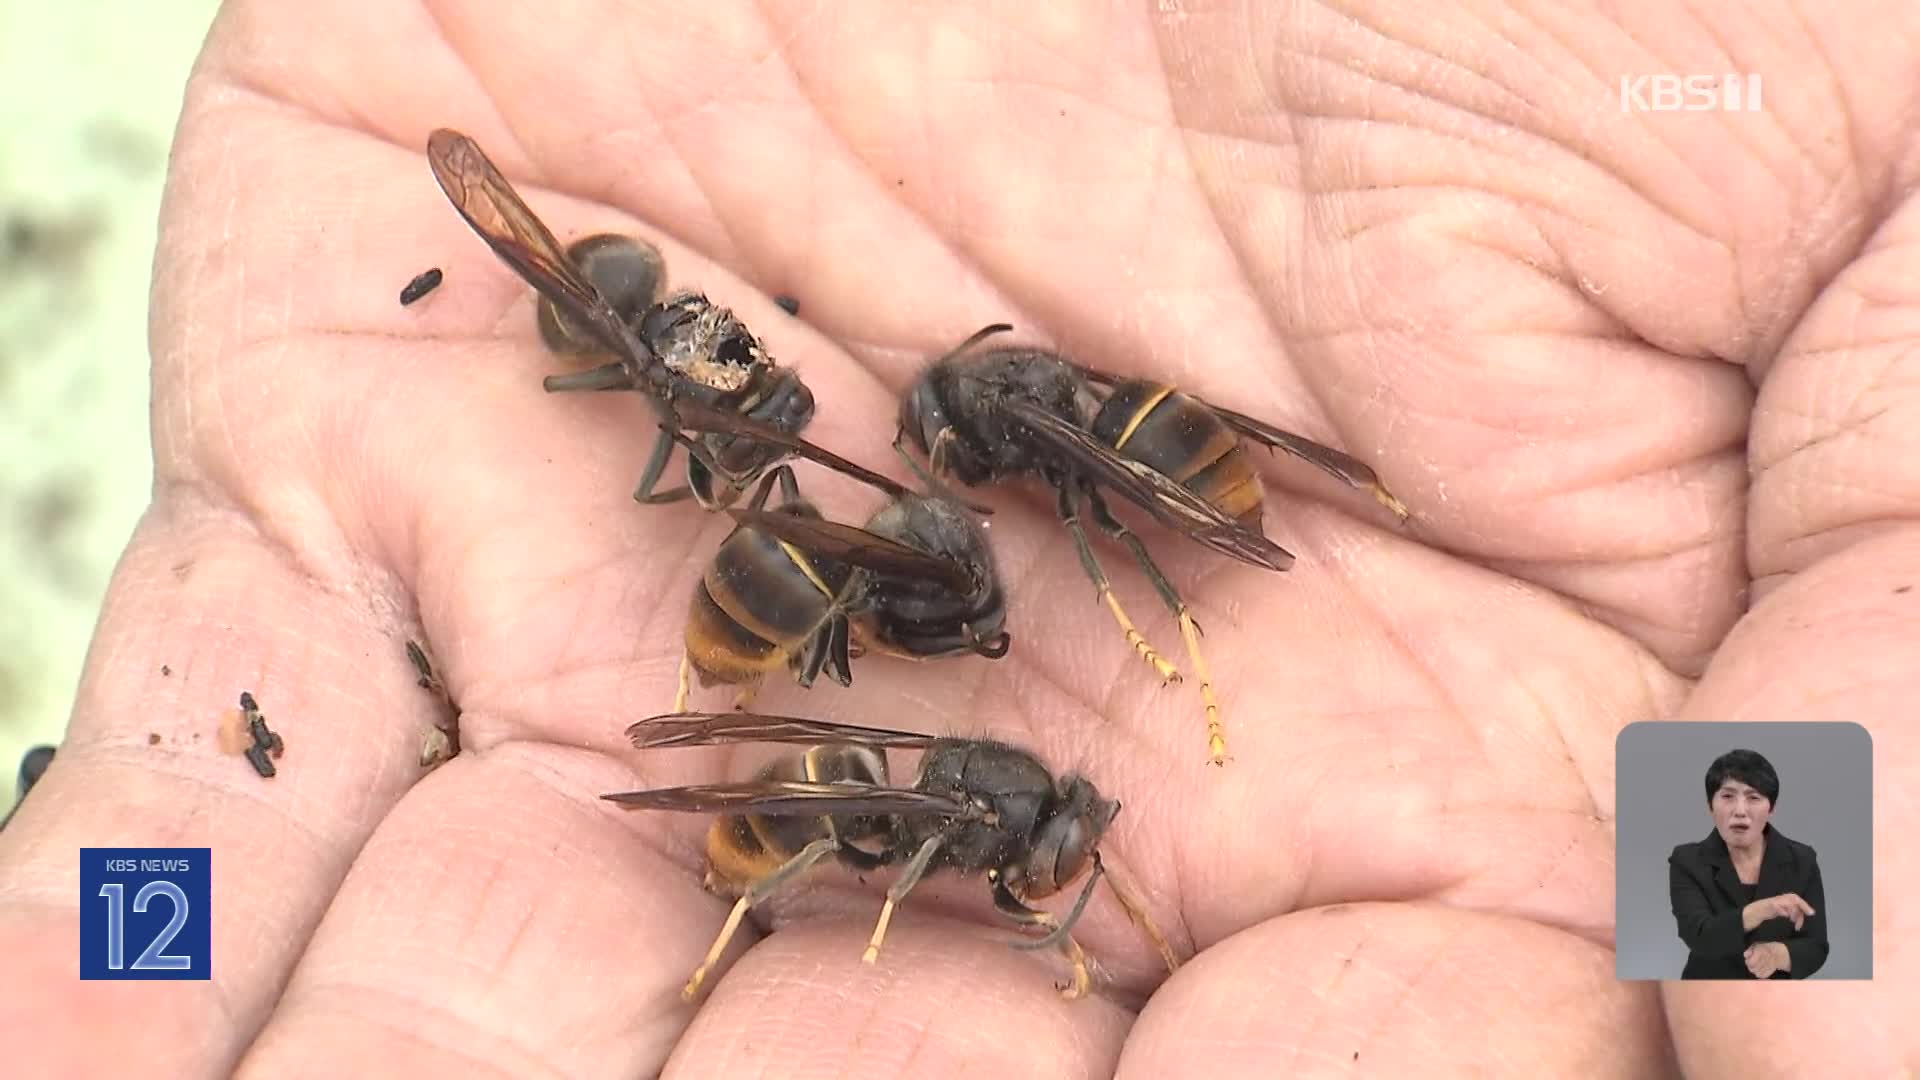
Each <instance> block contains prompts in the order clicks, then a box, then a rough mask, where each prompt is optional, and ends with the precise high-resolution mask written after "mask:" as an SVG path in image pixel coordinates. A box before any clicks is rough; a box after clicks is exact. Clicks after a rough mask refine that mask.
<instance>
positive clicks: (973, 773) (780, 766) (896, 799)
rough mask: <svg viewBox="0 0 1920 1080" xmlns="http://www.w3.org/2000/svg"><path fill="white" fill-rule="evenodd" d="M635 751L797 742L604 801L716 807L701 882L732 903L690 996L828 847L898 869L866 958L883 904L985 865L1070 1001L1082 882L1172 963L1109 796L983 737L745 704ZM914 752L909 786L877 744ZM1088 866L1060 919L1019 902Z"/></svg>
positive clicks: (662, 730)
mask: <svg viewBox="0 0 1920 1080" xmlns="http://www.w3.org/2000/svg"><path fill="white" fill-rule="evenodd" d="M627 736H628V737H629V738H630V739H631V740H632V741H633V744H634V745H635V746H638V747H643V748H648V747H669V746H711V745H716V744H720V743H730V742H744V741H759V742H777V743H800V744H804V745H806V747H807V749H806V750H804V751H803V752H800V753H797V754H790V755H787V756H785V757H782V758H780V759H778V760H775V761H773V762H771V763H770V764H768V765H767V766H766V767H765V768H763V769H761V770H760V772H759V773H758V774H757V775H756V776H755V777H754V779H752V780H749V781H746V782H744V783H722V784H702V785H695V786H691V787H675V788H656V789H653V790H650V791H629V792H622V793H619V794H612V795H604V796H602V798H604V799H607V800H608V801H610V802H615V803H619V804H620V805H622V806H625V807H628V808H632V809H650V810H679V811H691V812H696V813H712V812H718V813H719V814H720V815H721V816H720V817H719V818H718V819H717V820H716V821H715V822H714V823H713V825H712V826H711V827H710V828H709V829H708V832H707V861H708V866H709V870H708V874H707V883H708V887H709V888H710V889H713V890H715V891H718V892H722V893H725V894H729V895H732V896H735V897H737V900H736V901H735V903H734V905H733V910H732V911H731V912H730V913H729V914H728V916H727V920H726V923H725V924H724V925H723V926H722V927H721V928H720V933H719V935H718V936H717V937H716V938H715V939H714V942H713V947H712V948H710V949H708V950H707V955H706V958H705V959H704V960H702V961H701V963H700V966H699V967H698V968H696V969H695V970H694V972H693V976H692V977H691V978H689V979H688V980H687V984H686V986H685V988H684V989H683V990H682V991H681V996H682V997H683V998H685V999H687V1000H689V1001H690V1000H692V999H693V997H694V995H696V994H697V993H699V991H700V987H701V985H702V984H703V983H704V982H705V981H706V977H707V974H708V972H709V971H711V970H712V968H713V966H714V964H716V963H718V962H719V959H720V956H721V954H723V953H724V952H725V951H726V947H727V943H728V942H729V941H730V940H732V938H733V935H734V933H735V932H736V931H737V930H738V929H739V928H740V922H741V920H742V919H744V918H745V917H746V914H747V911H748V910H749V909H751V908H752V907H753V906H754V905H755V904H758V903H760V902H761V901H763V900H765V899H766V898H767V897H768V896H770V895H772V894H773V893H774V892H775V891H776V890H778V889H779V888H780V887H781V886H782V885H785V884H787V883H788V882H791V881H793V880H794V879H796V878H798V877H799V876H800V875H801V874H803V873H805V872H806V871H807V870H808V869H809V868H810V867H812V866H813V865H814V864H816V863H818V862H819V861H820V860H822V859H824V858H827V857H828V856H833V857H834V858H836V859H837V860H839V861H840V862H841V863H843V864H844V865H846V866H848V867H850V868H852V869H853V870H855V871H856V872H864V871H869V870H877V869H879V868H881V867H890V866H896V865H897V866H900V868H901V869H900V875H899V877H897V878H896V879H895V880H894V882H893V884H892V886H891V887H889V888H888V889H887V897H886V903H885V904H884V905H883V906H882V907H881V909H880V919H879V922H878V923H876V924H875V925H874V928H873V934H872V936H871V937H870V938H869V939H868V942H867V948H866V951H865V952H864V953H863V954H862V955H861V958H860V959H861V961H862V962H864V963H868V964H871V963H873V962H875V960H876V959H878V957H879V955H880V946H881V943H882V941H883V940H884V939H885V937H886V933H887V927H888V925H889V924H890V922H891V921H892V919H893V913H894V909H895V908H896V907H898V906H899V905H900V903H901V902H902V901H904V900H905V899H906V897H907V894H908V892H910V891H911V890H912V889H913V887H914V885H915V884H917V883H918V882H919V881H920V879H921V878H922V877H923V876H925V875H926V874H928V873H930V872H936V871H939V870H941V869H947V870H952V871H954V872H956V873H958V874H959V875H961V876H962V877H969V876H972V875H974V874H979V873H982V872H984V873H985V875H986V880H987V884H988V885H989V886H991V888H992V890H993V905H994V907H995V909H997V910H998V911H999V912H1000V913H1001V914H1002V915H1004V916H1006V917H1007V918H1009V919H1011V920H1013V921H1014V922H1016V923H1019V924H1021V925H1023V926H1032V927H1037V928H1039V929H1041V930H1043V931H1045V933H1044V934H1043V935H1042V936H1040V937H1038V938H1035V939H1027V938H1023V939H1022V940H1020V941H1018V942H1015V943H1013V947H1015V948H1024V949H1042V948H1058V949H1059V950H1060V951H1061V952H1062V953H1063V954H1065V956H1066V957H1067V960H1068V962H1069V963H1070V964H1071V965H1072V966H1073V980H1072V982H1070V983H1069V984H1067V985H1066V986H1064V987H1062V988H1061V990H1062V993H1063V994H1064V996H1066V997H1068V998H1070V999H1071V998H1079V997H1083V996H1085V994H1086V993H1087V991H1088V989H1089V988H1090V987H1091V985H1092V977H1091V974H1090V972H1089V970H1088V964H1087V956H1086V952H1085V950H1083V949H1082V948H1081V946H1080V944H1079V943H1078V942H1077V941H1075V940H1074V938H1073V927H1074V925H1075V923H1076V922H1077V921H1078V920H1079V918H1080V915H1081V913H1082V912H1083V911H1084V910H1085V909H1086V905H1087V900H1088V898H1089V897H1091V896H1092V894H1093V886H1094V884H1095V883H1096V882H1098V881H1099V880H1100V878H1101V877H1102V876H1103V875H1107V886H1108V888H1110V889H1112V890H1113V894H1114V896H1115V897H1116V898H1117V899H1118V900H1119V901H1120V903H1121V905H1122V906H1123V907H1124V908H1125V909H1126V911H1127V914H1128V916H1129V917H1130V918H1131V919H1132V920H1133V921H1134V923H1135V925H1137V926H1139V927H1140V928H1141V930H1142V931H1143V932H1144V933H1145V934H1146V935H1147V937H1148V938H1149V939H1150V940H1151V941H1152V942H1153V944H1154V946H1155V948H1157V949H1158V950H1159V952H1160V956H1161V959H1162V960H1163V961H1164V962H1165V963H1166V966H1167V970H1168V971H1169V972H1172V971H1173V970H1175V969H1176V968H1178V967H1179V959H1178V958H1177V957H1176V956H1175V955H1174V953H1173V949H1172V947H1171V946H1169V945H1168V944H1167V941H1166V938H1165V937H1164V936H1163V935H1162V934H1161V933H1160V930H1159V928H1158V927H1157V926H1155V925H1154V923H1153V920H1152V918H1151V917H1150V916H1149V915H1148V914H1147V912H1146V909H1145V907H1144V906H1142V905H1141V904H1140V903H1139V901H1137V900H1136V899H1135V898H1134V897H1133V896H1131V895H1130V893H1129V891H1128V890H1126V889H1124V888H1122V887H1121V886H1120V885H1118V884H1117V883H1116V881H1115V879H1114V878H1113V877H1112V876H1111V875H1110V874H1108V871H1107V868H1106V866H1105V865H1104V864H1103V863H1102V862H1101V859H1100V851H1099V845H1100V840H1101V838H1102V837H1103V836H1104V835H1105V833H1106V831H1107V828H1108V826H1110V825H1111V824H1112V823H1113V819H1114V816H1115V815H1116V814H1118V813H1119V812H1120V803H1119V802H1118V801H1117V800H1113V799H1108V798H1105V797H1103V796H1102V795H1101V794H1100V792H1099V790H1098V789H1097V788H1095V787H1094V786H1093V783H1092V782H1091V781H1089V780H1087V779H1085V778H1084V777H1080V776H1065V777H1060V778H1058V779H1056V778H1055V777H1054V775H1053V773H1052V772H1051V771H1050V770H1048V769H1047V767H1046V766H1045V765H1044V764H1042V763H1041V762H1040V760H1039V759H1038V758H1036V757H1034V755H1032V754H1031V753H1028V752H1027V751H1025V750H1022V749H1020V748H1019V747H1016V746H1010V745H1008V744H1006V743H1002V742H993V741H989V740H985V739H961V738H945V737H940V736H934V735H918V734H914V733H911V732H904V731H890V730H887V729H884V728H867V727H855V726H852V725H848V724H834V723H828V722H825V721H820V720H805V719H798V718H795V717H788V716H762V715H758V714H754V713H678V714H673V715H667V716H655V717H651V718H649V719H646V720H642V721H640V722H638V723H636V724H634V725H632V726H631V727H629V728H628V729H627ZM889 748H894V749H917V750H924V751H925V753H924V754H923V755H922V756H921V759H920V765H919V769H918V771H917V772H916V774H915V776H914V779H913V782H912V784H910V785H909V786H907V787H893V786H889V782H888V770H887V759H886V755H885V751H886V750H887V749H889ZM1088 870H1091V871H1092V873H1091V874H1089V875H1088V877H1087V881H1086V884H1085V886H1084V887H1082V888H1081V890H1080V894H1079V897H1078V899H1077V900H1076V901H1075V903H1074V905H1073V909H1072V911H1071V912H1070V913H1069V914H1068V915H1067V917H1066V918H1065V919H1059V918H1056V917H1054V916H1053V915H1051V914H1049V913H1047V912H1045V911H1041V910H1038V909H1035V908H1032V907H1029V906H1027V901H1029V900H1034V899H1040V898H1044V897H1047V896H1051V895H1053V894H1055V893H1057V892H1060V891H1062V890H1064V889H1066V888H1068V887H1069V886H1071V885H1072V884H1073V883H1074V881H1075V880H1077V879H1078V878H1079V877H1080V875H1081V874H1082V873H1084V872H1086V871H1088Z"/></svg>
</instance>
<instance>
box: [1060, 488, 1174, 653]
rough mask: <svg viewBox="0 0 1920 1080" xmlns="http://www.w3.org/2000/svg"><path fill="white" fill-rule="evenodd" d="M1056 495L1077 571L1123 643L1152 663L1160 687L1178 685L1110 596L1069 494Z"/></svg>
mask: <svg viewBox="0 0 1920 1080" xmlns="http://www.w3.org/2000/svg"><path fill="white" fill-rule="evenodd" d="M1059 496H1060V497H1059V506H1058V509H1059V512H1060V520H1061V522H1063V523H1064V524H1065V525H1066V527H1067V531H1068V532H1069V533H1071V534H1073V543H1074V546H1075V547H1076V548H1078V549H1079V552H1080V568H1081V569H1082V570H1085V571H1086V572H1087V577H1088V578H1090V579H1092V581H1093V587H1094V588H1095V589H1097V590H1099V593H1100V599H1101V600H1103V601H1105V603H1106V605H1107V610H1108V611H1111V612H1113V621H1114V622H1117V623H1119V624H1120V629H1121V630H1122V631H1123V632H1124V633H1125V634H1126V635H1127V644H1129V645H1131V646H1133V651H1134V652H1136V653H1138V654H1140V658H1141V659H1142V660H1145V661H1146V662H1147V663H1149V664H1152V665H1153V669H1154V670H1155V671H1157V672H1159V673H1160V682H1161V684H1162V685H1169V684H1172V683H1177V682H1179V681H1180V672H1179V670H1178V669H1176V668H1175V667H1174V666H1173V665H1172V664H1169V663H1167V662H1166V660H1165V659H1163V658H1162V657H1161V656H1160V654H1159V653H1158V652H1157V651H1155V650H1154V647H1153V646H1152V645H1149V644H1148V643H1147V638H1146V635H1144V634H1142V633H1141V632H1140V631H1139V630H1138V629H1136V628H1135V627H1134V625H1133V620H1132V619H1129V618H1127V613H1126V611H1125V610H1124V609H1122V608H1121V607H1120V601H1119V600H1118V599H1117V598H1116V597H1115V596H1114V595H1113V587H1112V586H1111V585H1109V584H1108V582H1107V573H1106V571H1104V570H1102V569H1100V560H1099V559H1096V558H1094V555H1093V545H1092V544H1089V543H1088V542H1087V530H1086V529H1085V528H1084V527H1083V526H1081V524H1080V512H1079V511H1078V510H1077V509H1075V508H1074V504H1073V492H1072V491H1071V490H1070V489H1068V488H1064V487H1063V488H1061V489H1060V493H1059ZM1095 505H1096V506H1098V505H1099V504H1098V503H1096V504H1095Z"/></svg>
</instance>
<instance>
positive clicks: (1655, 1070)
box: [1118, 904, 1676, 1080]
mask: <svg viewBox="0 0 1920 1080" xmlns="http://www.w3.org/2000/svg"><path fill="white" fill-rule="evenodd" d="M1517 971H1525V972H1526V973H1527V974H1526V976H1525V977H1524V978H1515V977H1514V973H1515V972H1517ZM1469 1031H1472V1032H1482V1031H1486V1032H1497V1033H1498V1034H1497V1036H1495V1037H1494V1038H1492V1039H1482V1038H1478V1037H1475V1038H1465V1037H1462V1033H1464V1032H1469ZM1281 1062H1286V1063H1289V1065H1288V1066H1286V1067H1283V1066H1281V1065H1279V1063H1281ZM1296 1071H1297V1072H1302V1073H1312V1074H1327V1075H1332V1074H1343V1075H1344V1074H1346V1073H1348V1072H1350V1071H1358V1072H1359V1073H1361V1074H1363V1075H1377V1076H1448V1075H1474V1074H1483V1073H1484V1074H1509V1073H1510V1074H1528V1075H1542V1076H1591V1077H1609V1076H1619V1077H1659V1076H1673V1075H1676V1073H1675V1070H1674V1068H1673V1063H1672V1060H1671V1058H1670V1056H1669V1053H1668V1050H1667V1046H1666V1038H1665V1028H1664V1025H1663V1024H1662V1023H1661V1019H1660V1012H1659V1003H1658V998H1657V997H1655V995H1654V993H1653V989H1652V987H1650V986H1647V985H1645V984H1638V983H1631V982H1622V981H1620V980H1618V979H1616V978H1615V977H1614V960H1613V952H1612V950H1610V949H1608V948H1606V947H1604V946H1601V945H1596V944H1594V943H1592V942H1589V941H1586V940H1584V939H1582V938H1578V937H1575V936H1573V935H1571V934H1568V933H1565V932H1563V931H1560V930H1556V929H1552V928H1549V927H1545V926H1541V925H1539V924H1537V923H1532V922H1528V921H1526V920H1522V919H1514V918H1509V917H1505V916H1497V915H1483V914H1477V913H1471V912H1465V911H1460V910H1455V909H1450V908H1443V907H1438V906H1432V907H1429V906H1422V905H1413V904H1362V905H1349V906H1343V907H1335V908H1320V909H1315V910H1312V911H1305V912H1301V913H1299V914H1295V915H1287V916H1283V917H1281V918H1278V919H1273V920H1269V921H1267V922H1265V923H1262V924H1260V925H1258V926H1255V927H1253V928H1252V929H1249V930H1247V931H1244V932H1243V933H1240V934H1237V935H1235V936H1234V937H1231V938H1228V939H1226V940H1225V941H1222V942H1220V943H1219V944H1217V945H1215V946H1213V947H1212V948H1210V949H1208V950H1207V951H1206V952H1204V953H1202V954H1200V955H1199V956H1198V957H1196V958H1195V959H1194V960H1193V961H1192V962H1191V963H1189V964H1187V965H1186V966H1185V967H1183V968H1181V970H1180V971H1179V972H1178V973H1177V974H1175V975H1174V976H1173V977H1172V978H1171V979H1169V980H1168V981H1167V983H1166V985H1164V986H1163V987H1162V988H1161V990H1160V992H1159V993H1158V994H1156V995H1155V996H1154V997H1153V999H1152V1000H1151V1001H1149V1002H1148V1004H1147V1007H1146V1009H1145V1010H1144V1011H1143V1012H1142V1013H1141V1014H1140V1020H1139V1023H1137V1024H1136V1025H1135V1026H1134V1030H1133V1034H1132V1035H1131V1036H1130V1037H1129V1039H1128V1042H1127V1050H1126V1054H1125V1055H1124V1056H1123V1058H1122V1059H1121V1063H1120V1070H1119V1073H1118V1075H1119V1076H1120V1077H1121V1078H1123V1080H1130V1078H1134V1077H1162V1076H1204V1077H1207V1078H1209V1080H1227V1078H1234V1077H1268V1076H1274V1075H1276V1074H1279V1073H1290V1072H1296Z"/></svg>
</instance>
